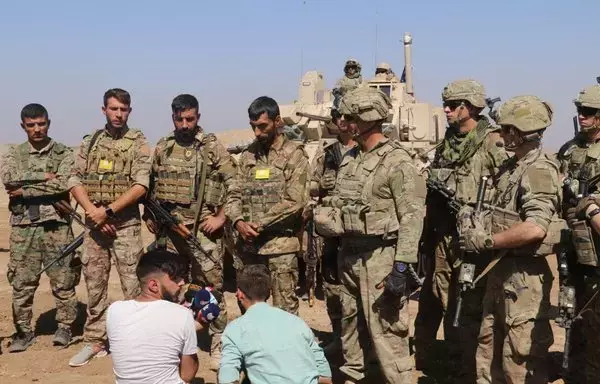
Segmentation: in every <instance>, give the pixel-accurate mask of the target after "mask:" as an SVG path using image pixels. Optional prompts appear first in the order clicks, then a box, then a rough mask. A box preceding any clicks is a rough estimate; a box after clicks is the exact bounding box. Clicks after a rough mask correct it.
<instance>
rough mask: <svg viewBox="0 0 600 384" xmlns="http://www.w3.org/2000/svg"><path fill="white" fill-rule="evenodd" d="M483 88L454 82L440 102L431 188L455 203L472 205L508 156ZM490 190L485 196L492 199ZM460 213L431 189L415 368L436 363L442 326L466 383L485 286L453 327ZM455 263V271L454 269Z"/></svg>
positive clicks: (467, 302)
mask: <svg viewBox="0 0 600 384" xmlns="http://www.w3.org/2000/svg"><path fill="white" fill-rule="evenodd" d="M485 96H486V95H485V89H484V87H483V85H481V84H480V83H479V82H477V81H475V80H456V81H453V82H451V83H450V84H448V85H447V86H446V87H444V89H443V91H442V100H443V102H444V112H445V113H446V117H447V120H448V123H449V127H448V128H447V130H446V135H445V137H444V140H443V141H442V142H441V143H440V145H439V146H438V148H437V150H436V153H435V157H434V160H433V162H432V164H431V166H430V169H429V173H430V174H429V179H430V184H438V185H443V186H444V187H445V188H447V189H448V190H450V191H451V192H452V193H454V197H455V198H456V200H458V201H459V202H461V203H463V204H471V205H474V203H475V201H476V199H477V189H478V186H479V183H480V179H481V177H482V176H487V177H490V178H495V177H496V176H497V172H498V167H499V166H500V164H502V163H503V162H504V161H505V160H506V159H507V157H508V155H507V154H506V151H505V150H504V149H503V148H502V146H501V142H502V140H501V138H500V136H499V132H498V128H497V127H495V126H493V125H492V124H490V122H489V120H488V119H487V117H485V116H483V115H482V114H481V112H482V111H483V109H484V107H485V106H486V104H485ZM489 196H491V191H490V192H489V193H488V194H487V195H486V201H489ZM457 243H458V232H457V220H456V213H455V212H454V213H453V212H452V211H451V210H450V209H448V200H447V199H446V198H445V197H444V196H443V195H441V194H440V193H439V192H437V191H436V190H434V189H431V190H430V191H428V196H427V215H426V221H425V228H424V231H423V241H422V244H423V247H422V249H421V250H420V251H421V253H422V254H424V256H425V257H424V259H425V271H426V276H425V282H424V285H423V290H422V292H421V294H420V297H419V311H418V313H417V317H416V320H415V357H416V358H415V361H416V364H417V369H421V370H427V369H428V368H432V367H428V366H427V365H426V364H427V363H429V362H432V361H433V360H432V359H430V358H429V356H428V352H429V351H431V350H432V345H433V344H434V343H435V341H436V335H437V330H438V328H439V325H440V323H441V322H442V320H444V321H443V323H444V335H445V336H444V337H445V339H446V340H447V341H449V342H450V343H449V344H450V346H451V352H452V353H453V354H456V355H457V356H456V358H457V359H459V360H461V364H456V365H455V366H456V368H457V369H460V372H455V374H458V375H460V376H461V378H462V379H463V381H462V382H474V381H475V380H474V377H473V375H474V372H475V351H476V349H477V334H478V332H479V324H480V322H481V301H482V298H483V284H482V285H480V286H478V287H475V289H473V290H471V291H470V292H469V293H468V294H467V295H463V296H465V297H464V298H463V305H462V312H461V316H460V319H459V320H460V321H459V323H460V327H459V328H458V329H456V328H454V327H453V319H454V315H455V313H454V312H455V304H456V292H457V290H458V287H457V281H458V274H459V272H460V268H461V267H460V265H456V264H455V263H456V261H457V259H458V256H459V251H458V246H457ZM473 264H475V266H476V269H477V270H482V269H483V268H484V267H485V261H484V259H483V258H479V259H478V260H474V261H473ZM455 265H456V267H454V266H455Z"/></svg>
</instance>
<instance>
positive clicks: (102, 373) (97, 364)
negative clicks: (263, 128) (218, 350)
mask: <svg viewBox="0 0 600 384" xmlns="http://www.w3.org/2000/svg"><path fill="white" fill-rule="evenodd" d="M9 234H10V227H9V225H8V211H7V197H6V194H5V193H4V192H2V191H0V342H1V344H2V350H3V354H1V355H0V382H3V383H15V384H17V383H32V382H43V383H48V384H53V383H56V384H58V383H64V384H70V383H82V382H86V383H114V376H113V373H112V364H111V359H110V355H109V356H108V357H104V358H99V359H94V360H92V362H90V363H89V364H88V365H86V366H84V367H80V368H71V367H69V366H68V361H69V359H70V358H71V357H72V356H73V355H74V354H75V353H77V352H78V351H79V349H80V348H81V347H82V344H81V341H80V339H81V335H82V332H83V324H84V321H85V308H86V304H85V303H86V300H87V296H86V291H85V287H84V284H83V279H82V282H81V283H80V285H79V286H78V287H77V296H78V298H79V302H80V303H79V317H78V319H77V322H76V327H75V330H74V336H76V341H75V342H74V343H73V344H72V345H70V346H69V347H67V348H65V349H57V348H56V347H54V346H52V335H53V333H54V331H55V330H56V324H55V322H54V315H55V310H54V302H53V298H52V295H51V292H50V287H49V282H48V279H47V277H46V276H45V275H44V276H43V277H42V279H41V282H40V287H39V288H38V291H37V294H36V297H35V302H34V318H33V322H34V324H35V329H36V334H37V341H36V343H35V344H34V345H33V346H31V347H30V348H29V349H28V350H27V351H25V352H23V353H18V354H9V353H7V343H8V339H9V337H10V336H11V335H12V333H13V332H14V329H13V325H12V310H11V288H10V286H9V284H8V282H7V280H6V265H7V263H8V257H9V253H8V247H9V243H8V239H9ZM144 240H145V242H144V243H145V244H146V245H147V244H148V243H150V241H151V240H150V236H149V234H148V233H147V232H144ZM550 260H551V262H552V265H553V269H555V265H556V264H555V263H554V258H552V259H550ZM557 280H558V279H555V283H557ZM555 285H557V284H555ZM555 289H556V287H555ZM230 291H232V290H231V289H230ZM109 297H110V299H111V300H112V301H114V300H120V299H122V293H121V289H120V285H119V280H118V276H117V275H116V272H115V271H114V269H113V271H112V273H111V279H110V289H109ZM226 297H227V303H228V311H229V316H230V319H232V318H235V317H237V316H239V315H240V313H239V309H238V307H237V305H236V301H235V297H234V295H233V293H232V292H228V293H226ZM553 297H554V298H556V294H555V293H554V294H553ZM417 305H418V303H417V302H416V301H411V303H410V313H411V317H412V318H413V320H414V315H415V314H416V310H417ZM300 315H301V317H302V318H303V319H304V320H305V321H306V322H307V323H308V324H309V325H310V326H311V327H312V328H313V330H314V331H315V334H316V335H317V337H319V338H320V339H327V338H329V337H330V335H331V333H330V332H331V327H330V324H329V320H328V318H327V313H326V310H325V304H324V302H323V301H322V300H317V301H316V303H315V306H314V307H313V308H309V307H308V305H307V303H306V302H301V303H300ZM553 328H554V338H555V343H554V345H553V346H552V348H551V351H552V352H553V353H552V358H553V359H556V360H555V361H556V363H555V364H551V365H552V366H560V365H559V364H558V361H559V360H558V359H560V357H561V355H562V353H560V352H559V351H562V345H563V340H564V331H563V330H562V329H560V328H558V327H556V326H554V325H553ZM442 337H443V335H442V334H441V333H440V334H439V335H438V339H441V338H442ZM200 340H201V344H202V338H200ZM204 344H206V343H204ZM201 348H202V349H203V350H202V351H201V352H200V354H199V358H200V369H199V372H198V374H197V379H196V380H195V381H194V383H196V384H208V383H215V382H216V377H215V374H214V373H213V372H211V371H210V370H209V369H208V353H207V352H206V350H207V346H206V345H201ZM440 354H442V353H440ZM439 363H440V364H439V366H440V368H439V370H438V371H437V372H435V373H433V374H432V376H431V377H427V376H425V375H423V373H421V372H416V374H415V378H414V383H418V384H434V383H442V382H444V378H445V377H447V375H445V371H446V368H447V367H448V366H450V365H451V364H452V362H449V361H443V359H440V361H439ZM335 371H336V370H335V368H334V372H335ZM335 376H337V375H334V377H335ZM554 376H555V375H554ZM337 381H338V380H336V382H337ZM553 383H562V380H556V381H553Z"/></svg>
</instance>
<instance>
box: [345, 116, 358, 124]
mask: <svg viewBox="0 0 600 384" xmlns="http://www.w3.org/2000/svg"><path fill="white" fill-rule="evenodd" d="M344 120H345V121H346V122H347V123H352V122H353V121H355V120H356V118H355V117H354V116H352V115H344Z"/></svg>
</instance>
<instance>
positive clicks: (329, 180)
mask: <svg viewBox="0 0 600 384" xmlns="http://www.w3.org/2000/svg"><path fill="white" fill-rule="evenodd" d="M320 186H321V189H324V190H331V189H333V188H335V174H334V173H333V172H325V173H323V176H321V181H320Z"/></svg>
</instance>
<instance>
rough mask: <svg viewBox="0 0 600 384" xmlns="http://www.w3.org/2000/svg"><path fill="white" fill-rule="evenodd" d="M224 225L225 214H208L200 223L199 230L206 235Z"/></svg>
mask: <svg viewBox="0 0 600 384" xmlns="http://www.w3.org/2000/svg"><path fill="white" fill-rule="evenodd" d="M223 225H225V215H217V216H214V215H210V216H208V217H206V219H204V221H202V223H201V224H200V230H201V231H202V232H204V233H205V234H207V235H211V234H213V233H214V232H216V231H218V230H219V229H221V228H223Z"/></svg>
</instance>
